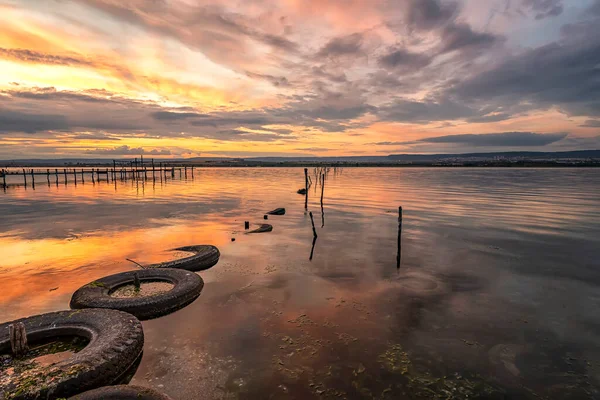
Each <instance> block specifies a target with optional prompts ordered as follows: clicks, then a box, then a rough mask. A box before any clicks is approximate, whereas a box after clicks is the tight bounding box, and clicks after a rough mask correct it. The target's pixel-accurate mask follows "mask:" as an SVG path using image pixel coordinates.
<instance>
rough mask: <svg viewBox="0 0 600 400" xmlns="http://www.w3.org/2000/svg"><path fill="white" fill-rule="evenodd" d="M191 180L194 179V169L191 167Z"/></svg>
mask: <svg viewBox="0 0 600 400" xmlns="http://www.w3.org/2000/svg"><path fill="white" fill-rule="evenodd" d="M192 179H194V167H192Z"/></svg>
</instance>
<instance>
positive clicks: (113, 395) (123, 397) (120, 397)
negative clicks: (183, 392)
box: [69, 385, 171, 400]
mask: <svg viewBox="0 0 600 400" xmlns="http://www.w3.org/2000/svg"><path fill="white" fill-rule="evenodd" d="M69 400H171V398H170V397H169V396H167V395H165V394H162V393H159V392H157V391H156V390H153V389H149V388H145V387H141V386H129V385H119V386H108V387H103V388H100V389H95V390H91V391H89V392H85V393H81V394H78V395H77V396H73V397H70V398H69Z"/></svg>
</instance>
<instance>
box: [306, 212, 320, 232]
mask: <svg viewBox="0 0 600 400" xmlns="http://www.w3.org/2000/svg"><path fill="white" fill-rule="evenodd" d="M305 215H306V214H305ZM308 215H310V223H311V224H312V229H313V236H314V237H317V236H318V235H317V230H316V229H315V220H314V219H313V214H312V211H311V212H309V213H308Z"/></svg>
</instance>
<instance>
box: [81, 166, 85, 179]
mask: <svg viewBox="0 0 600 400" xmlns="http://www.w3.org/2000/svg"><path fill="white" fill-rule="evenodd" d="M81 183H85V177H84V176H83V168H81Z"/></svg>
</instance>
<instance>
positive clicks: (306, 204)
mask: <svg viewBox="0 0 600 400" xmlns="http://www.w3.org/2000/svg"><path fill="white" fill-rule="evenodd" d="M304 190H305V191H306V193H305V194H304V209H305V210H308V168H304ZM305 215H306V214H305ZM311 215H312V214H311ZM311 218H312V217H311Z"/></svg>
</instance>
